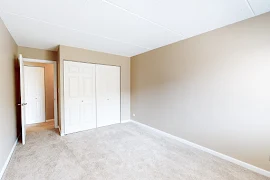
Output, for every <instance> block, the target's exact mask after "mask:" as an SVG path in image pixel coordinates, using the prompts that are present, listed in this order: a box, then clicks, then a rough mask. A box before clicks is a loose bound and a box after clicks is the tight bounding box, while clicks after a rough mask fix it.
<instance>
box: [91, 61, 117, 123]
mask: <svg viewBox="0 0 270 180" xmlns="http://www.w3.org/2000/svg"><path fill="white" fill-rule="evenodd" d="M96 81H97V82H96V93H97V127H101V126H106V125H111V124H116V123H120V67H117V66H106V65H96Z"/></svg>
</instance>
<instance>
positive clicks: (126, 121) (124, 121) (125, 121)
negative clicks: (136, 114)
mask: <svg viewBox="0 0 270 180" xmlns="http://www.w3.org/2000/svg"><path fill="white" fill-rule="evenodd" d="M128 122H131V120H130V119H128V120H123V121H121V124H122V123H128Z"/></svg>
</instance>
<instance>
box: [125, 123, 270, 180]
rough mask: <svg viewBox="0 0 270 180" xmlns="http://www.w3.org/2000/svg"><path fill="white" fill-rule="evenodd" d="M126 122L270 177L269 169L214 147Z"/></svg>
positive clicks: (141, 124)
mask: <svg viewBox="0 0 270 180" xmlns="http://www.w3.org/2000/svg"><path fill="white" fill-rule="evenodd" d="M126 122H132V123H135V124H138V125H140V126H144V127H146V128H148V129H151V130H153V131H155V132H157V133H160V134H162V135H164V136H166V137H169V138H172V139H175V140H177V141H179V142H181V143H184V144H186V145H189V146H192V147H194V148H196V149H199V150H202V151H204V152H207V153H209V154H212V155H214V156H217V157H219V158H221V159H224V160H226V161H229V162H231V163H234V164H237V165H239V166H241V167H244V168H246V169H248V170H251V171H253V172H256V173H258V174H261V175H264V176H266V177H270V172H269V171H266V170H264V169H261V168H258V167H256V166H253V165H251V164H248V163H245V162H243V161H240V160H238V159H235V158H232V157H230V156H227V155H225V154H222V153H219V152H216V151H214V150H212V149H208V148H206V147H203V146H201V145H198V144H195V143H193V142H190V141H187V140H185V139H182V138H179V137H177V136H174V135H171V134H169V133H166V132H164V131H161V130H158V129H156V128H153V127H151V126H148V125H146V124H143V123H140V122H138V121H134V120H128V121H126ZM123 123H124V122H123Z"/></svg>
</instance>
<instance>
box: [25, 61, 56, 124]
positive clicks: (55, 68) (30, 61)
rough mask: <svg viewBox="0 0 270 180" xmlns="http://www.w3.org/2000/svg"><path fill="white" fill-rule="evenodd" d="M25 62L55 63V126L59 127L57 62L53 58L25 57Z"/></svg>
mask: <svg viewBox="0 0 270 180" xmlns="http://www.w3.org/2000/svg"><path fill="white" fill-rule="evenodd" d="M23 61H24V62H33V63H44V64H53V68H54V128H59V124H58V106H57V105H58V104H57V62H56V61H51V60H41V59H30V58H23Z"/></svg>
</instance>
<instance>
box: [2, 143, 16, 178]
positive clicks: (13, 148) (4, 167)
mask: <svg viewBox="0 0 270 180" xmlns="http://www.w3.org/2000/svg"><path fill="white" fill-rule="evenodd" d="M17 143H18V138H17V139H16V141H15V143H14V145H13V146H12V148H11V151H10V153H9V155H8V157H7V160H6V162H5V164H4V166H3V168H2V169H1V172H0V179H2V177H3V175H4V172H5V170H6V169H7V166H8V163H9V161H10V159H11V156H12V154H13V152H14V150H15V147H16V145H17Z"/></svg>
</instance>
